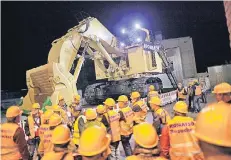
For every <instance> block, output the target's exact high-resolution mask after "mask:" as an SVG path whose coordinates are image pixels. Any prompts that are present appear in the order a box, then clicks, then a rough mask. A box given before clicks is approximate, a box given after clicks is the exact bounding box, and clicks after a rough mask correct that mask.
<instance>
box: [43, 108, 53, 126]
mask: <svg viewBox="0 0 231 160" xmlns="http://www.w3.org/2000/svg"><path fill="white" fill-rule="evenodd" d="M53 114H54V112H53V110H51V109H49V110H47V111H46V112H45V113H44V115H43V123H44V124H49V119H50V117H51V116H52V115H53Z"/></svg>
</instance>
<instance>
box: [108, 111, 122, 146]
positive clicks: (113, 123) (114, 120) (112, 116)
mask: <svg viewBox="0 0 231 160" xmlns="http://www.w3.org/2000/svg"><path fill="white" fill-rule="evenodd" d="M106 115H107V116H108V123H109V125H110V128H111V133H110V134H111V138H112V142H117V141H120V140H121V136H120V122H119V120H120V115H119V113H118V112H116V111H115V110H109V111H108V112H107V114H106Z"/></svg>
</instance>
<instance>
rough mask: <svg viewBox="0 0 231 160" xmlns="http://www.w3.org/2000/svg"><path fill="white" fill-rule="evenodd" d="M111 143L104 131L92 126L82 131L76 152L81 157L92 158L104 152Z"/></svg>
mask: <svg viewBox="0 0 231 160" xmlns="http://www.w3.org/2000/svg"><path fill="white" fill-rule="evenodd" d="M110 142H111V137H110V135H109V134H107V132H106V130H105V129H104V128H102V127H99V126H92V127H89V128H87V129H86V130H84V131H83V133H82V135H81V137H80V140H79V148H78V152H79V154H81V155H82V156H94V155H97V154H100V153H102V152H103V151H105V150H106V149H107V148H108V147H109V145H110Z"/></svg>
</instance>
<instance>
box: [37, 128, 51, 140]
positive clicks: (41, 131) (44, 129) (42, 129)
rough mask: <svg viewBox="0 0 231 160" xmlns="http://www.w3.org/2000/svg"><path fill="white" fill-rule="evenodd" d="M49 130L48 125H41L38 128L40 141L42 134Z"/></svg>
mask: <svg viewBox="0 0 231 160" xmlns="http://www.w3.org/2000/svg"><path fill="white" fill-rule="evenodd" d="M49 130H50V126H49V124H42V125H41V126H40V128H39V137H40V141H41V140H43V136H44V133H45V132H47V131H49Z"/></svg>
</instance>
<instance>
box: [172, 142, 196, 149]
mask: <svg viewBox="0 0 231 160" xmlns="http://www.w3.org/2000/svg"><path fill="white" fill-rule="evenodd" d="M193 145H197V144H195V143H192V142H188V143H179V144H172V145H171V147H172V148H180V147H191V146H193Z"/></svg>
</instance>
